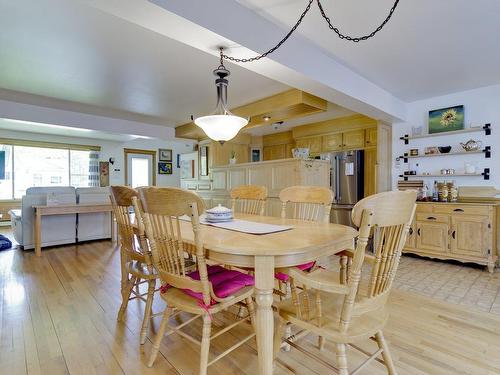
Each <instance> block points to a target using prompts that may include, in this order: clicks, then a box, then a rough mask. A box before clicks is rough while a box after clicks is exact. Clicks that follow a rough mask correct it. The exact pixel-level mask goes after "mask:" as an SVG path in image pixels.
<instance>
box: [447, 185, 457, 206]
mask: <svg viewBox="0 0 500 375" xmlns="http://www.w3.org/2000/svg"><path fill="white" fill-rule="evenodd" d="M446 186H447V187H448V202H456V201H458V188H457V185H456V184H455V181H447V182H446Z"/></svg>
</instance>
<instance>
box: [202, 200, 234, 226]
mask: <svg viewBox="0 0 500 375" xmlns="http://www.w3.org/2000/svg"><path fill="white" fill-rule="evenodd" d="M205 214H206V215H205V219H206V220H207V221H210V222H213V223H216V222H223V221H231V220H233V210H231V209H230V208H227V207H224V206H223V205H221V204H219V205H218V206H216V207H213V208H211V209H209V210H206V211H205Z"/></svg>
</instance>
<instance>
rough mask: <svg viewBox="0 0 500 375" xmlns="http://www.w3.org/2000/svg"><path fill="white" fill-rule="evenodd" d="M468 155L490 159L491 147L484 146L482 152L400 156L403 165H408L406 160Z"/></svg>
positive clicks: (405, 154)
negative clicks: (479, 155) (481, 155)
mask: <svg viewBox="0 0 500 375" xmlns="http://www.w3.org/2000/svg"><path fill="white" fill-rule="evenodd" d="M470 154H484V157H485V158H486V159H489V158H491V146H485V148H484V149H483V150H477V151H458V152H448V153H439V154H428V155H425V154H424V155H415V156H413V155H410V154H408V153H407V152H405V153H404V155H402V156H400V158H402V159H403V161H404V162H405V163H408V159H419V158H430V157H436V156H452V155H470Z"/></svg>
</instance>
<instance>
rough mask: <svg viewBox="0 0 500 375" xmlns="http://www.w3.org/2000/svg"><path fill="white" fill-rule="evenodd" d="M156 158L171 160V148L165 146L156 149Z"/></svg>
mask: <svg viewBox="0 0 500 375" xmlns="http://www.w3.org/2000/svg"><path fill="white" fill-rule="evenodd" d="M158 160H159V161H170V162H171V161H172V150H170V149H167V148H160V149H158Z"/></svg>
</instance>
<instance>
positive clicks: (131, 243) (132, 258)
mask: <svg viewBox="0 0 500 375" xmlns="http://www.w3.org/2000/svg"><path fill="white" fill-rule="evenodd" d="M110 190H111V203H112V205H113V212H114V215H115V218H116V223H117V226H118V235H119V239H120V240H119V241H120V242H119V243H120V261H121V294H122V303H121V306H120V310H119V311H118V320H119V321H121V320H122V319H123V315H124V313H125V310H126V309H127V306H128V302H129V301H131V300H133V299H140V300H142V301H145V302H146V306H145V309H144V317H143V321H142V328H141V336H140V342H141V345H143V344H144V343H145V341H146V335H147V330H148V326H149V321H150V319H151V316H152V306H153V297H154V293H155V288H156V279H157V278H158V274H157V273H156V272H155V271H154V268H153V263H152V259H151V256H150V252H149V249H148V244H147V241H146V236H145V232H144V225H143V223H142V218H141V217H140V215H133V216H132V215H130V208H131V207H132V206H133V204H134V203H133V199H132V198H133V197H137V191H136V190H134V189H132V188H130V187H128V186H111V188H110ZM134 209H135V211H137V208H136V207H134ZM132 217H133V218H134V219H133V220H134V221H133V220H132ZM143 283H148V290H147V293H141V292H140V290H139V287H140V285H141V284H143ZM144 296H146V298H144Z"/></svg>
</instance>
